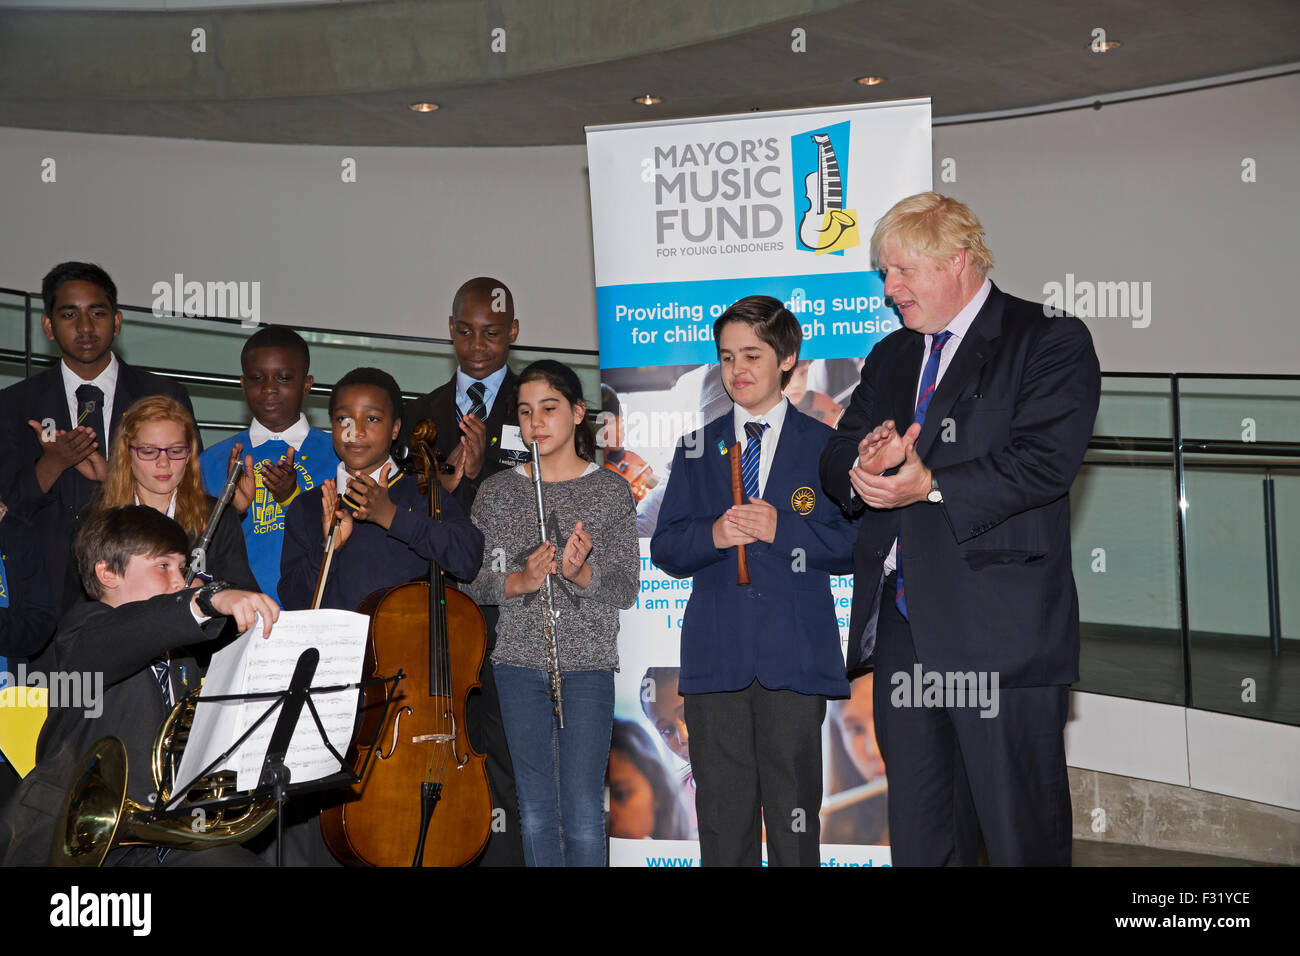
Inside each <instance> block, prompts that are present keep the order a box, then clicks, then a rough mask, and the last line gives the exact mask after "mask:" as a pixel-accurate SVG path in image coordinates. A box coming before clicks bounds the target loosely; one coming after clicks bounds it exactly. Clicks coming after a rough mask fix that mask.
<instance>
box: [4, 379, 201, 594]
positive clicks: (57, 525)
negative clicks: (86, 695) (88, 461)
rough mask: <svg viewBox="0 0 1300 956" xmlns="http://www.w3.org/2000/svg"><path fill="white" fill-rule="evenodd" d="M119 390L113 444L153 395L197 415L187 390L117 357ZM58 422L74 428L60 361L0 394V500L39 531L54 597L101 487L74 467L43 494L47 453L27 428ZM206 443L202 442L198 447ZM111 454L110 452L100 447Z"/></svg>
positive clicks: (112, 427)
mask: <svg viewBox="0 0 1300 956" xmlns="http://www.w3.org/2000/svg"><path fill="white" fill-rule="evenodd" d="M117 361H118V370H117V388H116V389H115V390H114V392H113V420H112V421H111V422H108V423H107V429H108V430H107V431H106V432H105V433H104V434H105V437H106V438H107V439H108V441H109V443H110V444H111V443H112V441H113V438H114V437H115V436H116V435H117V427H118V425H119V424H120V423H121V421H122V416H123V415H124V414H125V413H126V410H127V409H128V408H130V407H131V405H132V404H133V403H134V402H135V401H136V400H137V399H141V398H145V397H146V396H149V395H168V396H170V397H172V398H174V399H176V400H177V401H178V402H180V403H181V404H182V405H184V406H185V408H186V410H187V411H188V412H189V413H190V417H191V418H193V417H194V407H193V406H192V405H191V404H190V397H189V394H188V393H187V392H186V391H185V387H184V386H182V385H180V384H178V383H177V382H173V381H171V380H170V379H167V378H163V377H162V376H161V375H154V374H153V373H151V372H143V371H140V370H139V369H136V368H132V367H131V366H130V365H127V364H126V362H123V361H122V358H121V356H118V359H117ZM46 418H52V419H54V423H55V427H56V428H58V429H59V430H60V431H67V430H69V429H70V428H71V427H72V422H71V421H70V420H69V418H68V399H67V396H66V395H65V393H64V391H63V373H62V371H61V370H60V368H59V365H58V363H56V364H55V365H54V367H53V368H49V369H46V370H45V371H44V372H41V373H40V374H39V375H33V376H32V377H31V378H29V379H25V380H23V381H21V382H16V383H14V384H13V385H10V386H9V387H8V388H6V389H5V390H4V391H3V392H0V448H3V449H4V450H5V451H4V455H3V456H0V498H3V499H4V503H5V504H7V505H8V506H9V507H10V508H11V509H13V511H14V512H15V513H16V514H20V515H22V516H23V517H24V518H26V519H27V520H28V521H30V522H31V523H32V525H33V526H35V528H36V532H37V534H39V535H40V537H41V539H42V541H43V542H44V544H45V571H46V573H47V574H48V575H49V582H50V593H51V594H52V595H55V596H56V599H57V597H58V596H59V595H61V594H62V593H63V583H64V575H65V571H66V568H65V565H66V564H67V561H68V555H69V553H70V549H71V545H72V536H73V534H74V533H75V532H76V518H77V514H78V513H79V512H80V511H81V509H83V508H85V507H86V505H88V504H90V499H91V498H93V497H94V495H95V491H96V490H97V489H98V488H99V483H98V482H94V481H91V480H90V479H89V478H86V477H85V476H84V475H82V474H81V473H80V472H78V471H77V470H76V469H75V468H69V469H68V470H67V471H65V472H63V474H61V475H59V477H58V478H57V479H55V482H54V484H53V485H52V486H51V487H50V490H49V491H48V492H42V491H41V487H40V485H39V484H38V483H37V481H36V462H37V461H39V460H40V457H41V455H42V454H43V450H42V448H41V441H40V438H39V437H37V435H36V433H35V432H34V431H32V429H31V427H30V426H29V425H28V424H27V421H28V419H34V420H35V421H38V422H39V421H43V420H45V419H46ZM201 443H202V442H201V441H200V444H201ZM99 451H100V452H101V453H102V454H107V449H102V448H101V449H99ZM200 451H202V449H201V448H196V449H194V452H193V456H192V458H191V462H190V464H191V467H194V468H197V467H198V455H199V452H200Z"/></svg>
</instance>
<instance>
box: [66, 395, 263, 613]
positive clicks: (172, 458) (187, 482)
mask: <svg viewBox="0 0 1300 956" xmlns="http://www.w3.org/2000/svg"><path fill="white" fill-rule="evenodd" d="M197 448H198V434H197V430H196V429H195V427H194V420H193V419H192V418H191V417H190V414H189V412H188V411H187V410H186V409H185V406H183V405H181V404H180V402H178V401H176V400H175V399H173V398H168V397H167V396H165V395H152V396H150V397H148V398H142V399H140V400H139V401H137V402H136V403H135V404H134V405H132V406H131V407H130V408H129V409H127V411H126V414H125V415H123V416H122V423H121V425H120V426H119V427H118V429H117V432H116V434H114V436H113V441H112V447H111V449H110V450H109V455H108V474H107V475H106V476H105V478H104V481H103V483H102V484H101V485H100V487H99V492H98V493H97V494H96V495H95V498H94V500H92V501H91V503H90V505H89V506H88V507H87V508H86V510H85V511H84V512H83V513H82V514H81V515H80V516H79V520H78V526H80V524H81V523H83V522H84V521H85V519H86V518H88V517H89V516H90V515H91V514H93V513H95V512H96V511H102V510H106V509H108V508H121V507H124V506H126V505H134V504H139V505H148V506H149V507H150V508H153V509H154V510H155V511H161V512H162V513H163V514H165V515H167V516H168V517H169V518H174V519H176V521H177V523H178V524H180V526H181V527H182V528H184V529H185V533H186V535H187V536H188V538H189V544H190V553H189V555H188V560H189V561H191V562H195V561H197V560H198V558H197V557H196V555H195V554H194V552H193V549H194V545H195V543H196V542H197V541H198V540H199V538H201V537H202V536H203V530H204V528H206V527H207V524H208V519H209V518H210V517H211V515H212V509H213V508H214V507H215V506H216V503H217V501H216V499H215V498H213V497H211V496H210V495H207V494H204V492H203V484H202V480H201V477H200V475H199V464H198V456H197V455H196V454H195V451H196V450H197ZM202 561H203V565H202V567H201V570H202V571H203V572H205V573H206V574H208V575H210V576H212V577H213V578H217V579H220V580H222V581H227V582H229V583H230V584H231V585H232V586H233V587H235V588H238V589H239V590H241V591H259V590H261V589H260V588H259V587H258V586H257V580H256V579H255V578H254V577H253V573H252V571H251V570H249V567H248V553H247V551H246V550H245V548H244V535H243V532H242V531H241V530H240V527H239V515H237V514H234V513H233V508H229V507H228V508H227V509H226V510H225V512H224V513H223V514H222V515H221V520H220V521H219V522H218V523H217V528H216V530H215V531H214V532H213V535H212V543H211V544H210V545H209V546H208V549H207V553H206V554H204V555H203V556H202ZM76 564H77V563H76V561H71V562H69V564H68V573H67V576H66V582H65V585H64V593H63V606H64V610H65V611H66V610H67V608H69V607H71V606H72V605H73V604H74V603H76V602H77V601H80V600H83V599H84V593H83V590H82V586H81V579H80V577H79V576H78V574H77V567H76ZM196 585H197V582H196Z"/></svg>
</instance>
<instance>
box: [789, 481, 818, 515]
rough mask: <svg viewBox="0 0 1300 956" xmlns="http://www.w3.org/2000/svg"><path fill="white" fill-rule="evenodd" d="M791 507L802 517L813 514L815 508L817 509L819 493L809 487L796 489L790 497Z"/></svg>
mask: <svg viewBox="0 0 1300 956" xmlns="http://www.w3.org/2000/svg"><path fill="white" fill-rule="evenodd" d="M790 507H791V508H793V509H794V510H795V511H796V512H798V513H799V514H801V515H810V514H812V510H813V508H815V507H817V492H815V491H813V490H812V489H811V488H809V487H808V486H807V485H804V486H803V487H802V488H796V489H795V490H794V494H792V495H791V496H790Z"/></svg>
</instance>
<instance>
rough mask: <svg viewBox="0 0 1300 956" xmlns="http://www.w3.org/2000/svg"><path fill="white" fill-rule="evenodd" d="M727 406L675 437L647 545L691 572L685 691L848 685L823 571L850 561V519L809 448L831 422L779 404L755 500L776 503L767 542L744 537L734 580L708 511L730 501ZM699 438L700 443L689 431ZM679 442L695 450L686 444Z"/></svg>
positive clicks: (814, 690)
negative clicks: (777, 432)
mask: <svg viewBox="0 0 1300 956" xmlns="http://www.w3.org/2000/svg"><path fill="white" fill-rule="evenodd" d="M734 423H735V418H734V416H733V414H732V410H731V409H728V410H727V413H726V414H725V415H722V416H721V417H719V418H716V419H714V420H713V421H712V422H710V423H709V424H707V425H705V426H704V428H703V437H702V439H701V438H700V435H699V432H695V433H693V434H692V435H691V436H690V439H691V440H690V441H689V442H687V441H686V440H683V442H682V443H679V444H678V446H677V451H676V454H675V455H674V456H673V466H672V471H671V473H670V475H669V479H668V487H667V490H666V491H665V492H664V498H663V507H662V509H661V510H660V512H659V523H658V526H657V527H656V529H655V533H654V537H653V538H652V539H651V541H650V557H651V559H652V560H653V561H654V563H655V564H656V565H657V566H658V567H660V568H662V569H663V570H664V571H665V572H666V573H668V574H670V575H672V576H673V577H677V578H684V577H690V576H694V578H695V582H694V588H693V589H692V592H691V598H690V601H689V603H688V604H687V606H686V616H685V620H684V621H683V623H682V633H681V678H680V684H679V689H680V690H681V692H682V693H683V694H701V693H711V692H715V691H733V690H741V689H743V688H745V687H748V686H749V685H750V684H751V683H752V682H753V681H754V680H755V679H757V680H758V681H759V683H761V684H762V685H763V686H764V687H766V688H768V689H769V690H793V691H797V692H799V693H802V694H822V695H825V696H827V697H847V696H848V693H849V685H848V681H847V680H846V679H845V676H844V657H843V654H842V652H841V650H840V632H839V626H838V624H837V622H836V616H835V605H834V599H833V598H832V595H831V589H830V575H832V574H845V573H847V572H849V571H851V570H852V568H853V542H854V540H855V539H856V538H857V531H858V529H857V527H856V525H855V524H854V523H853V522H851V521H850V520H849V519H848V518H847V517H846V516H845V515H844V514H843V512H841V510H840V508H839V507H838V506H837V505H836V504H835V503H834V502H832V501H831V500H830V499H829V498H828V497H827V496H826V494H825V493H824V492H823V491H822V487H821V483H820V482H819V481H818V478H817V460H818V458H819V456H820V455H821V453H822V450H823V449H824V448H825V447H826V443H827V441H828V440H829V439H830V438H831V436H832V435H834V434H835V432H834V430H833V429H831V428H829V427H827V426H826V425H823V424H822V423H821V422H818V421H816V420H815V419H813V418H810V417H809V416H807V415H804V414H803V413H802V412H800V411H798V410H797V409H796V408H794V407H793V406H790V407H788V408H787V409H786V413H785V423H784V425H783V426H782V428H781V437H780V440H779V441H778V443H777V446H776V455H775V457H774V458H773V460H772V468H771V471H770V473H769V475H768V479H767V486H766V487H765V488H764V489H763V495H762V497H763V500H764V501H766V502H768V503H769V504H771V505H772V506H773V507H775V508H776V511H777V524H776V536H775V538H774V539H773V540H772V543H771V544H768V543H767V542H766V541H758V542H756V543H754V544H751V545H748V546H747V547H746V554H747V557H748V560H749V578H750V582H751V583H750V585H749V586H747V587H741V586H740V585H738V584H737V583H736V549H735V548H727V549H726V550H722V551H720V550H718V549H717V548H716V547H714V544H713V522H714V521H715V520H716V519H717V518H718V516H719V515H721V514H722V513H723V512H724V511H726V510H727V509H728V508H729V507H731V504H732V497H731V458H730V454H724V453H723V452H722V451H721V449H720V447H719V446H720V444H721V445H723V446H728V447H729V446H730V445H732V444H733V443H734V442H735V441H736V432H735V424H734ZM697 442H698V443H697ZM687 447H690V448H692V449H693V453H694V456H688V454H687V451H686V449H687Z"/></svg>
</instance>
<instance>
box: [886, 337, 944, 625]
mask: <svg viewBox="0 0 1300 956" xmlns="http://www.w3.org/2000/svg"><path fill="white" fill-rule="evenodd" d="M950 338H952V333H951V332H940V333H939V334H938V335H936V336H935V337H934V338H933V340H932V341H931V343H930V357H929V358H927V359H926V360H925V368H924V369H923V370H922V371H921V389H920V394H919V395H918V396H917V398H916V414H915V415H914V416H913V417H912V421H913V422H914V423H915V424H917V425H922V426H924V425H925V410H926V409H927V408H929V407H930V399H931V398H933V397H934V388H935V385H936V384H937V383H938V381H939V359H940V357H941V356H942V355H943V347H944V346H945V345H947V344H948V340H949V339H950ZM894 561H895V563H896V565H897V569H898V577H897V578H896V579H895V583H896V590H895V592H894V604H895V606H897V608H898V613H899V614H901V615H903V617H904V618H905V619H907V620H909V621H910V620H911V618H909V617H908V616H907V600H906V599H905V598H904V597H903V536H902V535H901V534H900V535H899V536H898V542H897V545H896V547H895V549H894Z"/></svg>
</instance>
